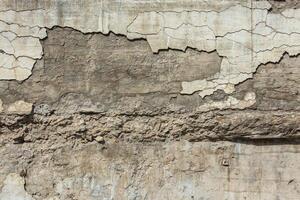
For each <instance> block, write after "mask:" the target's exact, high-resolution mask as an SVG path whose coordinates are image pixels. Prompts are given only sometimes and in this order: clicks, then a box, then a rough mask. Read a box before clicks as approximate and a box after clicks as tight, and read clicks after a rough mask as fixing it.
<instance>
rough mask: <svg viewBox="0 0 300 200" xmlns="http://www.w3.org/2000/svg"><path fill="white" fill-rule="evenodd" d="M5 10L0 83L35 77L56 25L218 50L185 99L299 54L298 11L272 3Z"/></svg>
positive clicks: (156, 46) (61, 3)
mask: <svg viewBox="0 0 300 200" xmlns="http://www.w3.org/2000/svg"><path fill="white" fill-rule="evenodd" d="M1 2H2V3H1ZM7 5H8V3H7V0H0V57H1V58H3V59H1V60H5V61H0V80H5V79H12V80H13V79H16V80H25V79H26V78H28V77H29V76H30V74H31V70H32V67H33V65H34V63H35V62H36V60H37V59H40V58H41V57H42V55H43V50H42V47H41V44H40V42H39V40H40V39H43V38H45V37H46V31H45V28H52V27H53V26H63V27H72V28H74V29H77V30H80V31H82V32H84V33H87V32H101V33H105V34H107V33H109V32H110V31H112V32H115V33H117V34H123V35H126V36H127V37H128V38H129V39H138V38H144V39H146V40H147V41H148V43H149V45H150V47H151V49H152V51H153V52H158V51H159V50H162V49H169V48H172V49H179V50H183V51H184V50H185V49H186V48H187V47H191V48H195V49H197V50H199V51H207V52H211V51H217V53H218V54H219V55H220V56H221V57H222V58H223V60H222V63H221V69H220V72H218V73H216V74H215V75H214V76H212V77H207V78H206V79H202V80H194V81H189V82H183V83H182V91H181V93H182V94H192V93H194V92H197V91H199V94H200V96H202V97H205V96H207V95H210V94H212V93H213V92H215V91H216V90H218V89H220V90H224V91H225V92H226V93H232V92H233V91H234V87H233V86H234V85H236V84H238V83H240V82H242V81H245V80H247V79H249V78H251V77H252V76H253V73H254V72H255V71H256V69H257V67H258V66H259V65H261V64H264V63H268V62H278V61H279V60H280V59H281V57H282V56H283V54H284V53H285V52H287V53H289V54H290V55H297V54H299V53H300V28H299V27H300V10H299V9H290V10H285V11H284V12H283V13H279V14H274V13H269V11H268V9H270V7H271V5H270V4H269V3H268V2H267V1H258V2H257V1H253V0H245V1H240V0H224V1H214V0H199V1H192V0H188V1H181V0H177V1H163V2H157V1H152V0H151V1H133V0H127V1H122V2H120V1H108V0H102V1H97V0H88V1H83V2H81V1H71V0H55V1H51V3H49V2H48V3H44V4H43V3H41V5H40V6H41V7H43V9H36V10H23V11H14V10H11V9H9V7H8V6H7ZM1 10H2V11H1ZM25 58H26V59H25ZM199 64H200V63H199ZM228 88H230V89H228Z"/></svg>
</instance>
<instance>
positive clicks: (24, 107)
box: [7, 100, 33, 115]
mask: <svg viewBox="0 0 300 200" xmlns="http://www.w3.org/2000/svg"><path fill="white" fill-rule="evenodd" d="M32 107H33V105H32V103H27V102H25V101H22V100H21V101H16V102H15V103H13V104H10V105H9V106H8V109H7V112H8V113H9V114H18V115H28V114H30V113H31V111H32Z"/></svg>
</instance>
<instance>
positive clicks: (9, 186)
mask: <svg viewBox="0 0 300 200" xmlns="http://www.w3.org/2000/svg"><path fill="white" fill-rule="evenodd" d="M24 185H25V181H24V179H23V178H22V177H20V176H19V175H18V174H14V173H13V174H9V175H8V176H7V177H6V179H5V181H4V186H3V188H2V191H1V193H0V200H34V199H33V198H32V197H31V196H30V195H29V194H28V193H27V192H26V191H25V189H24Z"/></svg>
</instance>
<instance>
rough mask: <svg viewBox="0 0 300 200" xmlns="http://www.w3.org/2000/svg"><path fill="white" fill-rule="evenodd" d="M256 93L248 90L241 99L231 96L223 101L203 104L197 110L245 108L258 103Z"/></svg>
mask: <svg viewBox="0 0 300 200" xmlns="http://www.w3.org/2000/svg"><path fill="white" fill-rule="evenodd" d="M255 97H256V95H255V93H254V92H248V93H246V95H245V96H244V99H242V100H239V99H236V98H235V97H232V96H229V97H228V98H227V99H226V100H223V101H214V102H209V103H206V104H203V105H201V106H200V107H199V108H198V109H197V110H198V111H200V112H207V111H211V110H224V109H240V110H243V109H245V108H248V107H250V106H252V105H254V104H255V103H256V99H255Z"/></svg>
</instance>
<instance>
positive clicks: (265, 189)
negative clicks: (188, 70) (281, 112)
mask: <svg viewBox="0 0 300 200" xmlns="http://www.w3.org/2000/svg"><path fill="white" fill-rule="evenodd" d="M45 147H46V146H43V145H37V144H33V143H27V144H22V145H16V144H9V145H5V146H1V147H0V153H1V160H0V167H1V173H0V199H1V200H11V199H14V200H16V199H18V200H33V199H36V200H50V199H51V200H59V199H61V200H74V199H84V200H108V199H116V200H124V199H128V200H142V199H146V200H162V199H176V200H202V199H209V200H214V199H227V200H236V199H239V200H240V199H247V200H258V199H265V200H275V199H276V200H278V199H280V200H295V199H298V198H299V196H300V174H299V170H300V168H299V162H300V146H299V145H296V144H285V143H283V142H281V143H280V145H277V144H276V143H256V144H255V145H254V144H243V143H228V142H201V143H197V142H196V143H189V142H172V143H153V144H148V145H145V144H134V143H106V144H98V143H93V144H89V145H81V146H80V147H78V146H77V147H76V148H74V146H73V147H72V146H69V145H67V144H66V146H65V147H62V148H59V149H54V148H45ZM1 188H2V189H1Z"/></svg>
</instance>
